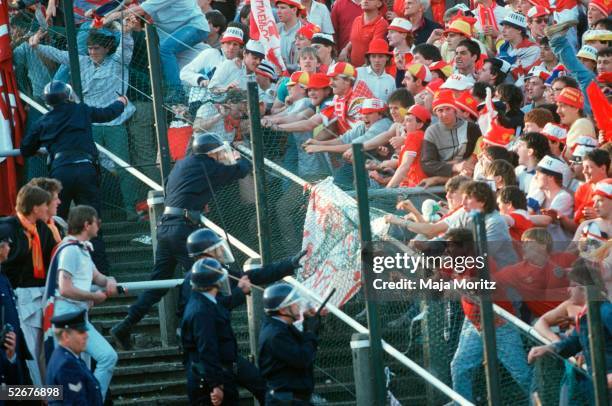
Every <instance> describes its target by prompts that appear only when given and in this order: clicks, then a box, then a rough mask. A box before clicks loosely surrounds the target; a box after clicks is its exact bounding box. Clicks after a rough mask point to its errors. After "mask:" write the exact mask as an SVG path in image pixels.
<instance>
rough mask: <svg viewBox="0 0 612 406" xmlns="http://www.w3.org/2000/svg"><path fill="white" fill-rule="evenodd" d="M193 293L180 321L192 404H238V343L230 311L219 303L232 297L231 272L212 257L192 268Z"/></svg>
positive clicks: (188, 390) (199, 261)
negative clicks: (223, 297)
mask: <svg viewBox="0 0 612 406" xmlns="http://www.w3.org/2000/svg"><path fill="white" fill-rule="evenodd" d="M191 286H192V288H193V291H192V293H191V298H190V299H189V302H188V304H187V307H186V309H185V314H184V315H183V320H182V322H181V341H182V343H183V349H184V351H185V357H186V368H187V393H188V395H189V402H190V404H192V405H211V404H212V405H236V404H238V402H239V395H238V389H237V387H236V383H235V374H236V370H237V368H238V366H237V361H238V344H237V342H236V337H235V335H234V331H233V330H232V325H231V320H230V312H229V310H228V309H227V308H226V307H225V306H223V305H221V304H220V303H219V299H220V297H221V296H223V295H225V296H227V295H229V294H230V286H229V279H228V272H227V270H226V269H224V268H223V267H222V266H221V264H220V263H219V261H217V260H215V259H212V258H203V259H200V260H198V261H197V262H196V263H195V264H193V267H192V269H191Z"/></svg>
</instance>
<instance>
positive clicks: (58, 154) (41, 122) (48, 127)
mask: <svg viewBox="0 0 612 406" xmlns="http://www.w3.org/2000/svg"><path fill="white" fill-rule="evenodd" d="M75 98H76V97H75V95H74V92H73V91H72V88H71V87H70V85H67V84H66V83H64V82H59V81H52V82H50V83H48V84H47V85H46V86H45V89H44V99H45V103H47V105H48V106H49V107H50V108H51V111H49V112H48V113H46V114H45V115H44V116H42V117H41V118H39V119H38V121H36V123H34V125H33V127H32V129H31V130H30V131H29V132H28V134H27V135H26V136H25V137H24V138H23V140H22V141H21V147H20V149H21V154H22V155H23V156H24V157H29V156H32V155H34V154H36V153H37V151H38V149H39V148H40V147H45V148H46V149H47V151H48V152H49V158H48V160H49V162H50V165H49V168H50V176H51V177H52V178H55V179H57V180H59V181H60V182H61V183H62V190H61V192H60V193H59V199H60V200H61V203H60V206H59V208H58V210H57V213H58V215H59V216H60V217H62V218H64V219H66V218H67V216H68V210H69V209H70V204H71V202H73V201H74V202H75V204H86V205H89V206H92V207H94V208H95V209H96V211H97V212H98V213H101V211H100V210H101V208H102V207H101V204H100V188H99V181H100V179H99V164H98V149H97V148H96V144H95V142H94V139H93V135H92V130H91V126H92V123H105V122H108V121H112V120H113V119H115V118H116V117H119V116H120V115H121V113H122V112H123V109H124V108H125V106H126V105H127V103H128V100H127V98H126V97H125V96H119V97H118V98H117V100H116V101H115V102H113V103H111V104H110V105H108V106H107V107H103V108H98V107H90V106H88V105H86V104H85V103H75ZM92 243H93V245H94V255H93V260H94V262H95V263H96V267H97V268H98V269H99V270H100V272H103V273H107V271H108V268H109V267H108V262H107V260H106V255H105V253H104V251H105V250H104V245H103V244H102V240H101V238H96V239H94V240H92Z"/></svg>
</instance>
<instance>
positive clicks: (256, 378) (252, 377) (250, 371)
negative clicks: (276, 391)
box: [236, 355, 266, 405]
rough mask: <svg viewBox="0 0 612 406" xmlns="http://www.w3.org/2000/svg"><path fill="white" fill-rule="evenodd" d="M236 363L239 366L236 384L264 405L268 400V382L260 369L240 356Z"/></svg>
mask: <svg viewBox="0 0 612 406" xmlns="http://www.w3.org/2000/svg"><path fill="white" fill-rule="evenodd" d="M236 363H237V364H238V373H237V374H236V383H237V384H238V385H239V386H242V387H243V388H244V389H246V390H248V391H249V392H251V394H252V395H253V396H254V397H255V399H257V401H258V402H259V404H260V405H263V404H264V402H265V399H266V381H264V379H263V377H262V376H261V374H260V373H259V369H258V368H257V367H256V366H255V365H253V364H252V363H251V362H249V361H248V360H247V359H246V358H244V357H241V356H240V355H239V356H238V359H237V360H236Z"/></svg>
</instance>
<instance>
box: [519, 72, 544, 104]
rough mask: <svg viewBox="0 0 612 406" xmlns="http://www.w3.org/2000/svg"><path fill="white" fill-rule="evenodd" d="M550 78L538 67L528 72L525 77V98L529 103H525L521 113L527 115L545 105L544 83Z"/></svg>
mask: <svg viewBox="0 0 612 406" xmlns="http://www.w3.org/2000/svg"><path fill="white" fill-rule="evenodd" d="M549 76H550V72H547V71H546V70H544V68H542V67H541V66H540V65H536V66H534V67H533V68H531V69H530V70H529V73H528V74H527V76H526V77H525V98H526V99H527V101H528V102H529V103H526V104H525V105H524V106H523V108H522V109H521V111H522V112H523V113H528V112H530V111H531V110H533V109H535V108H537V107H540V106H541V105H542V104H546V98H545V97H544V91H545V90H546V85H545V83H544V82H545V81H546V79H548V77H549Z"/></svg>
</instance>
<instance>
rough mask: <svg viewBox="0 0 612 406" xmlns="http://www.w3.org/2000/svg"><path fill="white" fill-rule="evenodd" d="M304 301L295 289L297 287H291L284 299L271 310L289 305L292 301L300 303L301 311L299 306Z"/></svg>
mask: <svg viewBox="0 0 612 406" xmlns="http://www.w3.org/2000/svg"><path fill="white" fill-rule="evenodd" d="M303 302H304V300H303V298H302V296H301V295H300V293H299V292H298V291H297V289H295V288H293V289H292V290H291V292H289V294H288V295H287V296H286V297H285V299H284V300H283V301H282V302H280V303H279V305H278V307H276V309H272V310H275V311H276V310H280V309H284V308H285V307H289V306H291V305H292V304H294V303H298V304H300V312H301V310H302V309H301V307H302V303H303Z"/></svg>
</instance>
